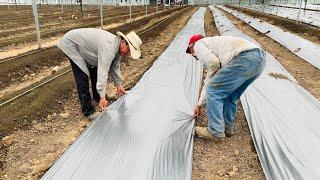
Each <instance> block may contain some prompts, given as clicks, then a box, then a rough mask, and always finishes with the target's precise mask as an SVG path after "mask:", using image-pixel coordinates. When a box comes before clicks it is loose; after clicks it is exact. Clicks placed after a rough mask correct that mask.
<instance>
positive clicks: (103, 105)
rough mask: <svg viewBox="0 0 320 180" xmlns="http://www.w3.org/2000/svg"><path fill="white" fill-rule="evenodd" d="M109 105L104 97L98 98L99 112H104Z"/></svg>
mask: <svg viewBox="0 0 320 180" xmlns="http://www.w3.org/2000/svg"><path fill="white" fill-rule="evenodd" d="M108 105H109V102H108V101H107V99H106V97H100V101H99V107H100V109H101V110H104V109H105V108H106V107H107V106H108Z"/></svg>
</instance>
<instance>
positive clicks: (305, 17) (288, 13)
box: [242, 4, 320, 27]
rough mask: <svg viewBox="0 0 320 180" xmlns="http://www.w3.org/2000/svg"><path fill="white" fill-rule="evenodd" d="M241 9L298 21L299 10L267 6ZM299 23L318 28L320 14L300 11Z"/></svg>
mask: <svg viewBox="0 0 320 180" xmlns="http://www.w3.org/2000/svg"><path fill="white" fill-rule="evenodd" d="M242 7H243V8H247V9H251V10H253V11H259V12H263V13H268V14H272V15H276V16H280V17H283V18H286V19H291V20H294V21H296V20H297V19H298V14H299V9H293V8H286V7H279V8H277V7H276V6H268V5H265V6H263V5H256V4H251V5H244V6H242ZM299 21H300V22H303V23H306V24H310V25H312V26H317V27H320V12H319V11H310V10H305V11H304V10H301V12H300V16H299Z"/></svg>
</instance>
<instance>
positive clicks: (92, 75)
mask: <svg viewBox="0 0 320 180" xmlns="http://www.w3.org/2000/svg"><path fill="white" fill-rule="evenodd" d="M97 71H98V68H97V67H95V66H91V67H89V72H90V81H91V86H92V87H91V89H92V96H93V99H94V100H95V101H96V102H97V103H99V101H100V95H99V93H98V91H97Z"/></svg>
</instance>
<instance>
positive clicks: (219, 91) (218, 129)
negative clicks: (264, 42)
mask: <svg viewBox="0 0 320 180" xmlns="http://www.w3.org/2000/svg"><path fill="white" fill-rule="evenodd" d="M265 66H266V60H265V52H264V51H263V50H260V49H252V50H249V51H244V52H241V53H240V54H238V55H237V56H235V57H234V58H233V59H232V60H231V62H230V63H229V64H228V65H226V66H225V67H223V68H222V69H220V70H219V71H218V72H217V73H216V74H215V75H214V76H213V77H212V78H211V79H210V80H209V82H208V85H207V94H206V97H207V98H206V106H207V111H208V130H209V132H210V133H212V134H213V135H214V136H217V137H225V129H228V128H229V129H233V128H234V120H235V115H236V111H237V101H238V99H239V98H240V96H241V94H242V93H243V92H244V91H245V90H246V88H247V87H248V86H249V85H250V84H251V83H252V82H253V81H254V80H255V79H257V78H258V76H259V75H260V74H261V73H262V71H263V70H264V68H265Z"/></svg>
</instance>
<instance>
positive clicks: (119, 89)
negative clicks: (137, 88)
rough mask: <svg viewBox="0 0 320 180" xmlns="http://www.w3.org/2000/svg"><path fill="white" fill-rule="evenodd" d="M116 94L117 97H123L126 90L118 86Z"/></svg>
mask: <svg viewBox="0 0 320 180" xmlns="http://www.w3.org/2000/svg"><path fill="white" fill-rule="evenodd" d="M117 93H118V95H120V96H123V95H125V94H126V93H127V92H126V90H124V88H123V87H122V86H118V87H117Z"/></svg>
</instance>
